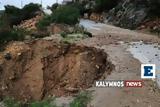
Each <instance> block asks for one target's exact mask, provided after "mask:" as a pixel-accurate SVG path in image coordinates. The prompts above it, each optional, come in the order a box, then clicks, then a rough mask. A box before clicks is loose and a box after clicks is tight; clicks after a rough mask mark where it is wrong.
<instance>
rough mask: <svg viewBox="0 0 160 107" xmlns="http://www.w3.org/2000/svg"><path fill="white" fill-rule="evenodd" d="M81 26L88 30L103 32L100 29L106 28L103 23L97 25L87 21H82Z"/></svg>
mask: <svg viewBox="0 0 160 107" xmlns="http://www.w3.org/2000/svg"><path fill="white" fill-rule="evenodd" d="M79 24H80V25H81V26H83V27H84V28H86V29H88V30H89V29H95V30H101V28H100V27H102V26H104V24H102V23H96V22H94V21H90V20H85V19H81V20H80V23H79Z"/></svg>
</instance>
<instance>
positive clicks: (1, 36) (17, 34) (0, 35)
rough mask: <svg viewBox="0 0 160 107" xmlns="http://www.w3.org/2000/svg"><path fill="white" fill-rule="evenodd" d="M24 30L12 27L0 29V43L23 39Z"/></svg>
mask: <svg viewBox="0 0 160 107" xmlns="http://www.w3.org/2000/svg"><path fill="white" fill-rule="evenodd" d="M25 33H26V32H25V30H23V29H12V30H3V31H0V45H3V44H5V43H7V42H9V41H22V40H24V39H25Z"/></svg>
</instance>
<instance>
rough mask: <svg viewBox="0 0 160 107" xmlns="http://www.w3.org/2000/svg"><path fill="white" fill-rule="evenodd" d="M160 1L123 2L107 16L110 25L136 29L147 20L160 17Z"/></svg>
mask: <svg viewBox="0 0 160 107" xmlns="http://www.w3.org/2000/svg"><path fill="white" fill-rule="evenodd" d="M159 8H160V0H121V1H120V2H119V3H118V5H117V6H116V7H115V8H113V9H111V10H110V11H109V13H108V15H107V20H108V22H109V23H112V24H114V25H117V26H120V27H123V28H129V29H135V28H137V27H138V26H139V25H141V23H142V22H144V21H146V19H149V20H151V19H154V17H158V16H160V13H159V11H158V9H159Z"/></svg>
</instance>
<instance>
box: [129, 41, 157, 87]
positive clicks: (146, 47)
mask: <svg viewBox="0 0 160 107" xmlns="http://www.w3.org/2000/svg"><path fill="white" fill-rule="evenodd" d="M128 51H130V52H131V54H132V55H133V56H134V57H135V58H136V59H138V60H139V61H140V62H141V63H143V64H156V81H157V84H158V87H159V88H160V46H159V45H158V44H144V43H143V42H133V43H131V44H130V46H129V48H128Z"/></svg>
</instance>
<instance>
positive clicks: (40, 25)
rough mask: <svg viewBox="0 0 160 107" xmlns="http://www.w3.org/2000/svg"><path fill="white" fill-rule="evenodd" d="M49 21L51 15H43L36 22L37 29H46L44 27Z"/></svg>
mask: <svg viewBox="0 0 160 107" xmlns="http://www.w3.org/2000/svg"><path fill="white" fill-rule="evenodd" d="M50 23H51V16H44V17H43V19H41V20H40V21H39V22H38V23H37V24H36V26H37V28H38V29H39V30H46V27H47V26H49V25H50Z"/></svg>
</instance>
